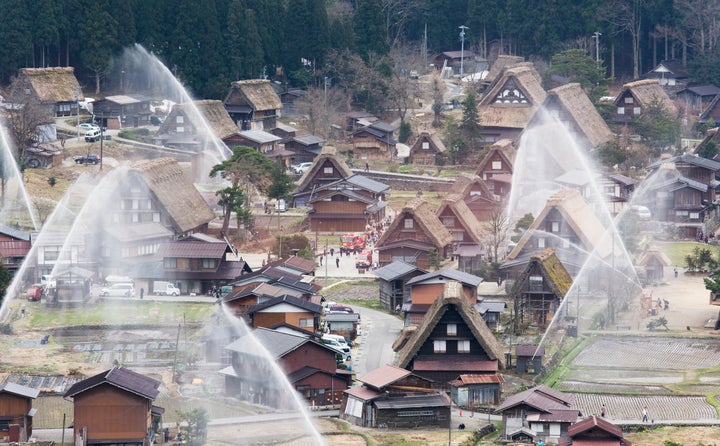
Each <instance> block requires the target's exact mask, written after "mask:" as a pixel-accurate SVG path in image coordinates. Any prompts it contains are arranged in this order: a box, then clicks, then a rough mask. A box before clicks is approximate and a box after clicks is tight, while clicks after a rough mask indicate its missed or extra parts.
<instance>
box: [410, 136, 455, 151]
mask: <svg viewBox="0 0 720 446" xmlns="http://www.w3.org/2000/svg"><path fill="white" fill-rule="evenodd" d="M424 141H427V142H429V143H430V149H431V150H432V151H433V152H437V153H444V152H446V151H447V148H446V147H445V144H443V142H442V141H441V140H440V135H438V134H437V132H434V133H430V132H422V133H420V135H419V136H418V138H417V139H416V140H415V143H414V144H413V145H412V147H410V152H411V153H412V152H420V153H422V152H423V151H424V150H426V149H423V148H422V143H423V142H424Z"/></svg>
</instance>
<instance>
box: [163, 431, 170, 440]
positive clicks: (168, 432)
mask: <svg viewBox="0 0 720 446" xmlns="http://www.w3.org/2000/svg"><path fill="white" fill-rule="evenodd" d="M163 434H164V436H165V443H167V442H169V441H170V429H168V428H165V430H164V431H163Z"/></svg>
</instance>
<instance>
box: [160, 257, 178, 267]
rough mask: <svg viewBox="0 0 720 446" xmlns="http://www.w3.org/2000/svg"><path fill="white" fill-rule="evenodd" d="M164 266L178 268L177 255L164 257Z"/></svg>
mask: <svg viewBox="0 0 720 446" xmlns="http://www.w3.org/2000/svg"><path fill="white" fill-rule="evenodd" d="M163 267H165V269H177V259H176V258H175V257H165V258H164V259H163Z"/></svg>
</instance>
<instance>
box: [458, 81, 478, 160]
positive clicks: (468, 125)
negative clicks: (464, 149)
mask: <svg viewBox="0 0 720 446" xmlns="http://www.w3.org/2000/svg"><path fill="white" fill-rule="evenodd" d="M461 104H462V111H463V117H462V122H461V123H460V130H461V131H462V132H463V136H464V137H465V140H466V141H469V142H470V146H471V148H475V141H476V140H477V139H478V138H479V137H480V122H479V121H478V111H477V95H476V94H475V92H474V91H472V90H470V91H469V92H468V94H467V96H465V99H464V100H463V101H462V103H461Z"/></svg>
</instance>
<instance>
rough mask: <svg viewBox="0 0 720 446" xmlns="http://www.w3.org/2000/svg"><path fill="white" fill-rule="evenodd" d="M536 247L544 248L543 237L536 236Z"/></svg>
mask: <svg viewBox="0 0 720 446" xmlns="http://www.w3.org/2000/svg"><path fill="white" fill-rule="evenodd" d="M537 246H538V248H545V237H538V242H537Z"/></svg>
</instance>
